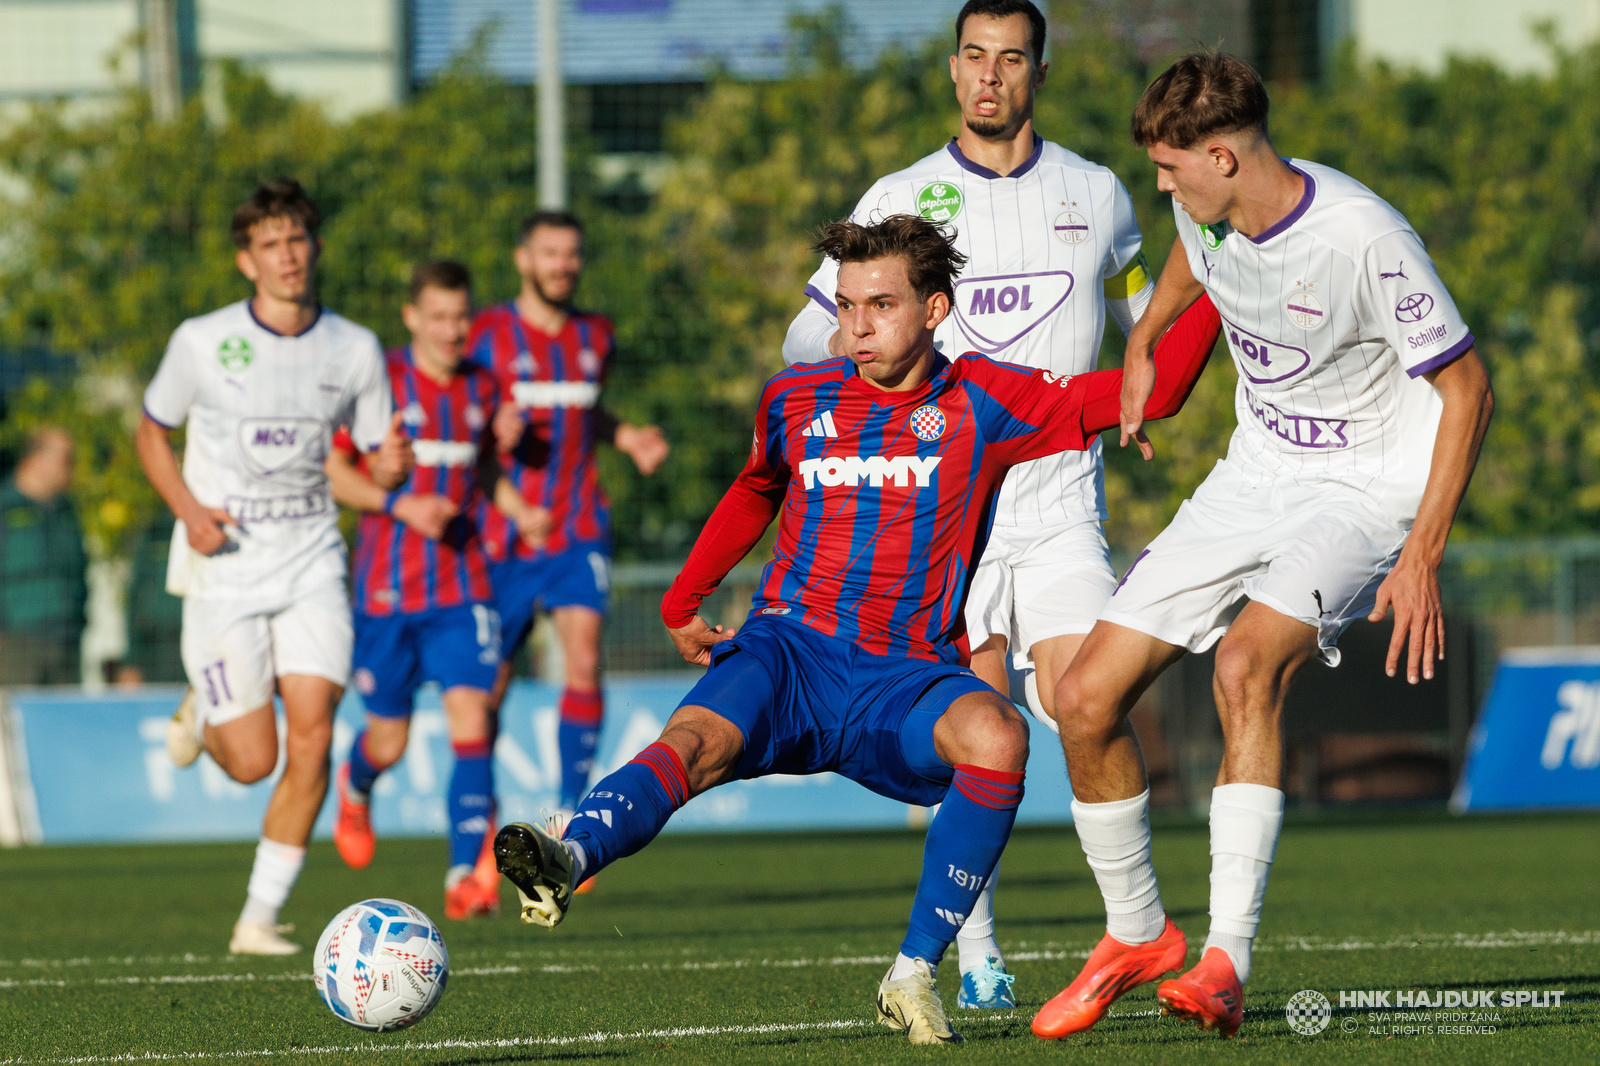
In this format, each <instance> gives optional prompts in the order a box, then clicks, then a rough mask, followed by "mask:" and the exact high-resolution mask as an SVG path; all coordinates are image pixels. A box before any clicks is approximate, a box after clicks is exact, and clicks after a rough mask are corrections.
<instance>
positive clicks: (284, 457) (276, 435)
mask: <svg viewBox="0 0 1600 1066" xmlns="http://www.w3.org/2000/svg"><path fill="white" fill-rule="evenodd" d="M239 451H240V453H241V454H242V455H243V456H244V465H245V467H246V469H248V470H249V471H250V473H251V474H253V475H254V476H256V477H258V478H262V479H268V480H270V479H272V478H275V477H277V476H278V475H279V474H281V473H283V472H284V471H285V470H288V469H289V468H290V467H294V466H297V465H300V464H301V463H302V462H305V463H314V464H317V465H316V466H315V467H313V469H314V470H315V471H317V472H318V473H319V476H320V470H321V466H320V464H321V463H322V460H324V459H326V458H327V448H326V447H325V446H324V443H323V426H322V423H321V422H319V421H318V420H316V419H314V418H245V419H241V420H240V422H239Z"/></svg>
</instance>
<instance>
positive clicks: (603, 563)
mask: <svg viewBox="0 0 1600 1066" xmlns="http://www.w3.org/2000/svg"><path fill="white" fill-rule="evenodd" d="M489 581H490V583H491V584H493V585H494V602H495V607H496V609H497V610H499V612H500V624H501V626H502V628H503V629H504V631H505V634H506V636H507V637H509V638H510V641H509V643H507V645H506V647H508V648H516V647H520V646H521V644H522V642H523V641H524V640H526V639H527V637H528V633H529V631H530V630H532V629H533V614H534V612H535V611H553V610H555V609H556V608H557V607H587V608H589V609H590V610H591V611H598V612H599V613H600V614H605V613H606V601H607V599H608V597H609V595H610V592H611V544H610V542H609V541H604V540H590V541H579V542H577V543H576V544H574V545H573V546H572V547H570V548H568V549H567V550H566V551H564V552H561V553H559V554H557V555H547V556H543V557H541V558H538V559H519V558H517V557H516V556H515V555H513V556H511V557H509V558H507V559H506V560H505V561H503V562H498V563H494V564H492V565H491V566H490V567H489Z"/></svg>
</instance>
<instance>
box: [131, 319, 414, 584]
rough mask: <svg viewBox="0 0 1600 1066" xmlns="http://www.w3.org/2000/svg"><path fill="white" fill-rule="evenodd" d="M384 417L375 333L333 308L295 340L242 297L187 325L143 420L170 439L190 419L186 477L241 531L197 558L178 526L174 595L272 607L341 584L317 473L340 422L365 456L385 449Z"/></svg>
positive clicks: (332, 523) (334, 524)
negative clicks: (170, 431) (170, 432)
mask: <svg viewBox="0 0 1600 1066" xmlns="http://www.w3.org/2000/svg"><path fill="white" fill-rule="evenodd" d="M390 409H391V399H390V395H389V382H388V378H387V377H386V376H385V374H384V369H383V350H382V348H381V347H380V345H379V344H378V338H377V336H376V335H375V334H374V333H373V332H372V331H371V330H369V329H367V328H365V327H364V326H358V325H356V324H355V323H354V322H351V321H349V320H348V319H345V318H342V317H340V316H339V315H336V314H334V313H333V312H331V311H327V310H324V311H323V312H322V313H321V314H320V315H319V316H318V318H317V320H316V321H315V322H314V323H313V324H312V326H311V328H310V329H308V330H306V331H305V332H304V333H302V334H300V335H299V336H297V337H286V336H283V335H282V334H279V333H275V332H273V331H272V330H271V329H268V328H267V327H266V326H263V325H262V324H261V323H260V322H259V321H257V320H256V317H255V314H254V313H253V312H252V311H251V309H250V301H248V300H245V301H242V302H240V303H236V304H230V305H229V306H227V307H224V308H222V309H221V310H220V311H213V312H212V313H211V314H209V315H202V316H201V317H199V318H191V319H189V320H188V321H186V322H184V323H183V324H182V325H181V326H179V327H178V329H177V332H175V333H174V334H173V335H172V340H171V341H170V342H169V343H168V344H167V351H166V354H165V355H164V356H162V359H161V366H160V368H159V369H157V370H156V376H155V378H154V380H152V381H151V382H150V387H149V388H148V389H146V390H145V394H144V410H145V413H146V414H147V415H149V416H150V418H152V419H154V420H155V421H156V422H158V423H160V424H161V425H163V426H166V427H168V428H176V427H178V426H181V425H183V424H184V423H185V422H186V421H187V422H188V425H189V429H188V434H187V437H188V440H187V445H186V446H185V448H184V455H183V480H184V482H185V483H186V484H187V485H188V486H189V491H190V492H192V493H194V496H195V499H197V500H199V501H200V503H202V504H203V505H205V506H207V507H217V508H221V509H223V510H225V511H227V512H228V514H230V515H231V516H233V518H234V520H235V521H236V522H237V523H238V526H239V528H238V530H237V531H234V530H231V529H225V531H226V532H228V533H229V534H230V537H231V539H232V540H233V542H234V545H236V546H230V547H228V548H226V549H224V550H223V551H222V552H219V553H217V554H216V555H212V556H202V555H199V554H198V553H196V552H194V551H192V550H191V549H190V548H189V545H188V541H187V539H186V536H187V534H186V531H185V529H184V526H183V523H182V522H179V523H178V526H177V529H176V530H174V532H173V538H172V557H171V559H170V560H169V565H168V585H169V587H170V588H171V590H172V591H173V592H175V593H177V594H179V595H189V596H203V597H230V598H234V599H236V600H238V599H242V600H246V601H249V602H252V603H253V602H263V603H273V602H281V601H284V600H286V599H289V598H292V597H293V596H294V595H295V593H296V590H298V589H303V588H308V587H310V586H312V585H315V584H320V583H322V582H326V581H342V580H343V579H344V575H345V546H344V538H343V537H341V536H340V535H339V526H338V509H337V508H336V507H335V506H334V503H333V495H332V492H331V491H330V489H329V486H328V479H327V475H326V473H325V472H324V471H323V462H324V461H325V460H326V459H327V457H328V447H329V442H330V441H331V440H332V436H333V431H334V430H335V429H336V428H337V427H339V426H341V425H348V426H349V427H350V432H351V436H352V437H353V438H354V440H355V442H356V445H357V446H358V447H360V448H361V449H362V450H364V451H370V450H372V449H374V448H376V447H378V445H379V444H380V443H382V441H383V437H384V434H385V432H386V431H387V430H388V423H389V417H390Z"/></svg>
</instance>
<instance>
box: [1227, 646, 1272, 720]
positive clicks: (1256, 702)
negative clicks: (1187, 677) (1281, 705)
mask: <svg viewBox="0 0 1600 1066" xmlns="http://www.w3.org/2000/svg"><path fill="white" fill-rule="evenodd" d="M1276 674H1277V671H1276V670H1275V669H1274V668H1273V664H1272V663H1269V662H1268V661H1267V659H1266V656H1265V655H1263V654H1262V650H1261V648H1260V647H1259V646H1258V645H1257V644H1256V643H1255V642H1254V641H1252V640H1248V639H1241V640H1227V639H1224V640H1223V641H1222V643H1221V644H1219V645H1217V657H1216V666H1215V668H1214V672H1213V674H1212V692H1213V694H1214V696H1215V697H1216V701H1217V711H1218V713H1220V714H1223V715H1226V716H1236V715H1243V714H1252V713H1258V712H1260V711H1262V710H1263V709H1264V708H1266V707H1270V706H1273V705H1275V704H1276V702H1277V701H1276V700H1275V699H1274V698H1273V693H1274V691H1275V689H1276V684H1277V677H1276Z"/></svg>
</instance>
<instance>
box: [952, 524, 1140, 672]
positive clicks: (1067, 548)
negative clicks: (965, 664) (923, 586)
mask: <svg viewBox="0 0 1600 1066" xmlns="http://www.w3.org/2000/svg"><path fill="white" fill-rule="evenodd" d="M1116 584H1117V576H1116V573H1115V572H1114V571H1113V570H1112V569H1111V553H1110V550H1109V549H1108V548H1107V547H1106V538H1105V534H1103V533H1102V532H1101V531H1100V523H1098V522H1080V523H1078V524H1076V525H1071V526H1050V527H1045V528H1043V529H1037V528H1018V527H1016V526H996V527H995V528H994V530H993V531H992V532H991V533H990V535H989V543H988V544H987V545H985V546H984V549H983V558H982V559H981V560H980V561H979V562H978V569H977V571H976V572H975V573H974V574H973V576H972V586H971V587H970V588H969V589H968V590H967V606H966V618H967V639H968V640H969V642H970V643H971V646H972V647H974V648H976V647H978V645H980V644H982V643H983V642H984V641H986V640H988V639H989V638H990V637H991V636H995V635H999V636H1003V637H1005V638H1006V641H1007V643H1008V644H1009V645H1010V647H1011V659H1012V663H1013V664H1014V665H1015V666H1016V667H1017V668H1018V669H1024V668H1027V667H1031V666H1032V665H1033V655H1032V653H1031V650H1030V649H1032V647H1033V646H1034V645H1035V644H1037V643H1039V642H1040V641H1041V640H1047V639H1049V638H1050V637H1060V636H1065V635H1067V634H1070V633H1087V632H1089V630H1091V629H1093V628H1094V623H1095V619H1096V618H1098V617H1099V616H1100V611H1101V609H1102V608H1104V606H1105V603H1106V599H1107V598H1108V597H1109V596H1110V595H1111V590H1112V589H1113V588H1115V587H1116Z"/></svg>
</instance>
